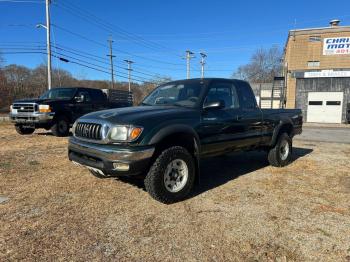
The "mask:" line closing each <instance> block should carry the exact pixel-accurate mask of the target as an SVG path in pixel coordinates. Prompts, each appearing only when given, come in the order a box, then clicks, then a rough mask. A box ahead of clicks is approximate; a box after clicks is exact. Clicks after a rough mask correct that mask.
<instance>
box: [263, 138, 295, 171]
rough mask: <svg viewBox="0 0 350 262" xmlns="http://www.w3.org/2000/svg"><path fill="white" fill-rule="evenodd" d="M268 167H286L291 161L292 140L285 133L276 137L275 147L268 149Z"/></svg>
mask: <svg viewBox="0 0 350 262" xmlns="http://www.w3.org/2000/svg"><path fill="white" fill-rule="evenodd" d="M268 160H269V163H270V165H272V166H276V167H283V166H286V165H288V164H289V163H290V162H291V160H292V139H291V138H290V137H289V136H288V134H287V133H283V134H281V135H280V136H279V137H278V140H277V143H276V145H275V146H274V147H273V148H271V149H270V151H269V154H268Z"/></svg>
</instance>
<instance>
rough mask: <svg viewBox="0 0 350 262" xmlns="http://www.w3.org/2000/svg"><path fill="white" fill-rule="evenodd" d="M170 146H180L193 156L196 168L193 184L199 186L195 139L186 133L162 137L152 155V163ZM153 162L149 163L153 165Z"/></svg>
mask: <svg viewBox="0 0 350 262" xmlns="http://www.w3.org/2000/svg"><path fill="white" fill-rule="evenodd" d="M172 146H181V147H184V148H186V149H187V151H188V152H189V153H190V154H191V155H192V156H193V159H194V161H195V167H196V176H195V183H196V184H199V181H200V178H199V177H200V171H199V170H200V169H199V158H198V152H197V151H198V150H199V149H198V144H197V142H196V139H195V137H194V136H193V135H192V134H190V133H186V132H177V133H173V134H171V135H168V136H166V137H164V138H163V139H162V140H161V141H160V142H159V143H157V144H156V151H155V153H154V155H153V161H154V159H156V158H157V157H158V156H159V155H160V154H161V153H162V151H163V150H165V149H166V148H169V147H172ZM153 161H151V162H152V163H153Z"/></svg>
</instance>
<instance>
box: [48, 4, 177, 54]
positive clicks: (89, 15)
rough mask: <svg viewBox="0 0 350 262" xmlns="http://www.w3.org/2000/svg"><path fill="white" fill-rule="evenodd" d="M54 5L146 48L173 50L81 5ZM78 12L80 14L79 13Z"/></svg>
mask: <svg viewBox="0 0 350 262" xmlns="http://www.w3.org/2000/svg"><path fill="white" fill-rule="evenodd" d="M55 5H56V6H59V7H62V8H64V9H66V11H69V12H70V13H71V14H72V15H74V17H76V16H77V13H78V16H79V17H80V18H82V19H84V20H86V21H88V22H90V23H93V24H94V25H95V26H99V27H100V28H102V29H103V30H106V31H108V32H109V33H112V32H114V33H117V35H120V36H122V37H124V38H126V39H129V40H130V41H132V42H135V43H136V44H139V45H142V46H144V47H146V48H150V49H153V50H154V49H163V50H167V51H168V52H169V51H170V52H171V53H172V52H173V51H172V50H170V49H169V48H168V47H165V46H163V45H160V44H158V43H155V42H153V41H149V40H146V39H144V38H142V37H140V36H139V35H136V34H133V33H130V32H128V31H126V30H124V29H122V28H120V27H118V26H116V25H114V24H111V23H109V22H108V21H106V20H103V19H101V18H99V17H97V16H96V15H94V14H92V13H90V12H89V11H87V10H86V9H85V10H84V9H83V8H81V6H79V7H78V6H75V5H74V4H72V3H69V4H67V3H62V2H60V3H57V2H55ZM79 13H80V14H79ZM175 56H177V57H179V55H178V54H175Z"/></svg>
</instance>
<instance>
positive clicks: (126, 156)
mask: <svg viewBox="0 0 350 262" xmlns="http://www.w3.org/2000/svg"><path fill="white" fill-rule="evenodd" d="M301 132H302V113H301V110H299V109H260V108H259V107H258V105H257V103H256V100H255V96H254V94H253V92H252V89H251V87H250V85H249V84H248V83H247V82H245V81H241V80H232V79H219V78H205V79H190V80H179V81H174V82H170V83H167V84H164V85H161V86H159V87H158V88H156V89H155V90H153V91H152V92H151V93H150V94H149V95H148V96H147V97H146V98H145V99H144V100H143V102H142V103H141V105H140V106H137V107H126V108H118V109H110V110H104V111H98V112H94V113H90V114H87V115H85V116H83V117H81V118H79V119H78V120H77V121H76V122H75V123H74V125H73V136H72V137H71V138H70V139H69V146H68V147H69V149H68V156H69V159H70V160H71V161H73V162H74V163H76V164H78V165H82V166H85V167H87V168H88V169H89V170H90V171H91V173H92V174H94V175H96V176H98V177H113V176H135V175H138V176H139V175H142V176H144V184H145V188H146V190H147V191H148V192H149V194H150V195H151V196H152V197H153V198H155V199H156V200H158V201H160V202H163V203H173V202H177V201H180V200H182V199H184V198H186V197H187V196H188V194H189V193H190V192H191V190H192V188H193V186H194V183H195V181H199V178H200V160H202V161H205V158H206V157H211V156H216V155H222V154H227V153H230V152H233V151H244V150H265V151H267V152H268V160H269V162H270V164H271V165H273V166H277V167H283V166H285V165H287V164H288V163H289V162H290V161H291V154H292V139H293V137H294V135H296V134H300V133H301ZM213 176H215V174H213Z"/></svg>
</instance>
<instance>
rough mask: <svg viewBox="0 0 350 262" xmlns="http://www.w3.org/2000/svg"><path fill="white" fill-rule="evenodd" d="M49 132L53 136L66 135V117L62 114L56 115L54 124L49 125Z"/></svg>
mask: <svg viewBox="0 0 350 262" xmlns="http://www.w3.org/2000/svg"><path fill="white" fill-rule="evenodd" d="M51 132H52V134H53V135H54V136H68V134H69V121H68V119H67V118H66V117H64V116H59V117H57V119H56V120H55V123H54V125H53V126H52V127H51Z"/></svg>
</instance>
